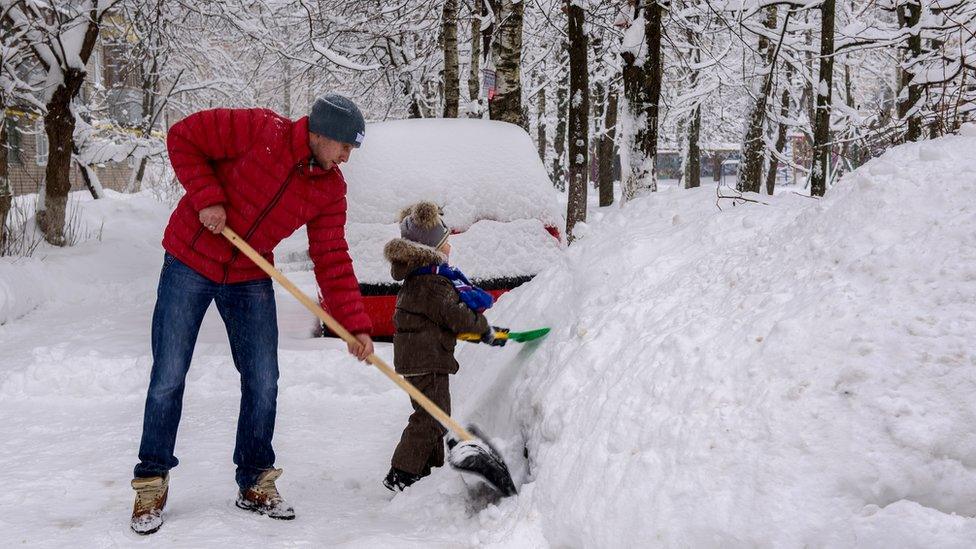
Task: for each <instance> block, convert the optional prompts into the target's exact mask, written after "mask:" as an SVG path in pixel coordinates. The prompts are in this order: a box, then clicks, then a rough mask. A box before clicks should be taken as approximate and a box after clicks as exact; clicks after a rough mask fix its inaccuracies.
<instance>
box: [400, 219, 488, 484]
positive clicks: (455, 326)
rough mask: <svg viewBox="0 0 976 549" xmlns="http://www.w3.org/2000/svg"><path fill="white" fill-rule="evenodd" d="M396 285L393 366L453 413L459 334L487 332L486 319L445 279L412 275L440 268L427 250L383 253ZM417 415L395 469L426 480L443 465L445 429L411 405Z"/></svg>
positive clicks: (403, 245)
mask: <svg viewBox="0 0 976 549" xmlns="http://www.w3.org/2000/svg"><path fill="white" fill-rule="evenodd" d="M383 252H384V255H385V256H386V259H387V260H388V261H389V262H390V263H391V265H392V266H391V269H390V272H391V274H392V276H393V279H394V280H402V281H403V287H402V288H401V289H400V292H399V293H398V294H397V303H396V311H395V312H394V314H393V324H394V326H395V327H396V333H395V334H394V336H393V365H394V368H395V369H396V371H397V373H399V374H400V375H402V376H404V377H405V378H407V381H409V382H410V383H412V384H414V386H416V387H417V389H419V390H420V391H421V392H422V393H424V394H425V395H427V398H429V399H431V400H432V401H433V402H434V403H435V404H437V405H438V406H440V407H441V408H442V409H443V410H444V411H445V412H447V413H451V393H450V387H449V383H448V375H449V374H454V373H457V371H458V363H457V360H455V359H454V346H455V344H456V343H457V334H459V333H462V332H474V333H478V334H483V333H486V332H487V331H488V330H489V329H490V327H489V325H488V321H487V320H486V319H485V317H484V315H482V314H480V313H476V312H474V311H472V310H471V309H470V308H468V306H467V305H465V304H464V303H463V302H462V301H461V298H460V296H459V295H458V293H457V290H455V289H454V285H453V284H452V283H451V281H450V280H448V279H447V278H445V277H443V276H440V275H434V274H420V275H413V276H410V273H411V272H413V271H414V270H415V269H417V268H419V267H424V266H427V265H439V264H441V263H443V262H444V261H445V260H446V258H445V257H444V255H443V254H441V253H440V252H438V251H436V250H434V249H433V248H431V247H429V246H424V245H422V244H418V243H416V242H412V241H410V240H406V239H403V238H395V239H393V240H391V241H390V242H388V243H387V244H386V247H385V248H384V249H383ZM411 403H412V404H413V409H414V412H413V414H411V415H410V419H409V421H408V422H407V427H406V428H405V429H404V430H403V435H402V436H401V437H400V443H399V444H398V445H397V447H396V450H395V451H394V453H393V459H392V465H393V467H395V468H396V469H400V470H401V471H406V472H408V473H411V474H414V475H427V474H429V473H430V468H431V467H440V466H442V465H444V445H443V442H442V438H443V437H444V434H445V433H446V430H445V429H444V427H442V426H441V424H440V423H438V422H437V420H436V419H434V418H433V417H432V416H431V415H430V414H428V413H427V412H426V411H424V409H423V408H421V407H420V406H419V405H418V404H417V403H416V402H413V401H412V400H411Z"/></svg>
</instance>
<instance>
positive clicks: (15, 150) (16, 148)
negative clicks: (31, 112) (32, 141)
mask: <svg viewBox="0 0 976 549" xmlns="http://www.w3.org/2000/svg"><path fill="white" fill-rule="evenodd" d="M17 122H18V118H17V117H15V116H10V117H7V142H6V143H5V145H6V146H7V163H8V164H10V165H12V166H20V165H21V164H23V163H24V160H23V158H21V156H20V155H21V151H23V143H22V141H23V137H22V135H21V133H20V128H19V127H18V126H17Z"/></svg>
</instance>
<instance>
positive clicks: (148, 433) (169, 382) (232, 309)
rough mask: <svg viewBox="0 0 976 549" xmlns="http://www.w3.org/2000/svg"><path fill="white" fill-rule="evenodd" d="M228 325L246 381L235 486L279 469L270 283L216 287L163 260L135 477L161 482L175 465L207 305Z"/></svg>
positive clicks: (236, 450) (274, 332)
mask: <svg viewBox="0 0 976 549" xmlns="http://www.w3.org/2000/svg"><path fill="white" fill-rule="evenodd" d="M212 301H215V302H216V303H217V311H218V312H220V317H221V318H222V319H223V320H224V325H225V326H226V328H227V337H228V338H229V339H230V349H231V354H232V356H233V358H234V366H235V367H236V368H237V371H238V372H239V373H240V376H241V408H240V415H239V416H238V418H237V445H236V447H235V448H234V463H235V464H236V465H237V484H238V485H239V486H240V487H241V489H246V488H248V487H250V486H252V485H253V484H254V483H255V481H256V480H257V477H258V475H260V474H261V472H262V471H264V470H266V469H270V468H271V467H273V466H274V461H275V454H274V450H273V449H272V447H271V438H272V436H273V434H274V424H275V411H276V400H277V397H278V321H277V312H276V311H275V298H274V288H273V287H272V285H271V279H270V278H266V279H261V280H254V281H250V282H242V283H238V284H218V283H216V282H213V281H211V280H209V279H207V278H205V277H203V276H202V275H200V274H199V273H197V272H196V271H194V270H193V269H191V268H189V267H187V266H186V265H184V264H183V263H181V262H180V261H179V260H178V259H176V258H175V257H173V256H171V255H169V254H166V256H165V258H164V260H163V269H162V273H161V274H160V276H159V289H158V291H157V298H156V309H155V311H154V312H153V319H152V353H153V366H152V374H151V375H150V380H149V392H148V394H147V395H146V411H145V415H144V417H143V423H142V442H141V444H140V446H139V464H138V465H136V467H135V472H134V475H135V476H136V477H153V476H163V475H166V474H167V472H168V471H169V470H170V469H172V468H173V467H176V465H177V464H178V463H179V460H177V459H176V456H174V455H173V449H174V447H175V446H176V431H177V428H178V427H179V425H180V415H181V414H182V412H183V388H184V387H185V384H186V373H187V371H188V370H189V369H190V359H191V358H192V356H193V347H194V346H195V345H196V341H197V334H199V332H200V324H201V323H202V322H203V316H204V313H206V312H207V309H208V308H209V307H210V302H212Z"/></svg>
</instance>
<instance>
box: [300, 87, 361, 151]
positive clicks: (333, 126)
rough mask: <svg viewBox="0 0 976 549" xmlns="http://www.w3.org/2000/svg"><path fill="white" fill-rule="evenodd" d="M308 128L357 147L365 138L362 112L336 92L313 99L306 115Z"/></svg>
mask: <svg viewBox="0 0 976 549" xmlns="http://www.w3.org/2000/svg"><path fill="white" fill-rule="evenodd" d="M308 129H309V131H311V132H312V133H317V134H319V135H323V136H325V137H328V138H329V139H332V140H333V141H339V142H342V143H349V144H350V145H352V146H354V147H356V148H357V149H358V148H359V146H360V145H362V144H363V139H365V138H366V121H365V120H364V119H363V113H361V112H359V107H357V106H356V104H355V103H353V102H352V101H351V100H349V99H348V98H346V97H343V96H341V95H339V94H337V93H327V94H325V95H323V96H322V97H319V98H318V99H316V100H315V103H313V104H312V112H311V113H310V114H309V115H308Z"/></svg>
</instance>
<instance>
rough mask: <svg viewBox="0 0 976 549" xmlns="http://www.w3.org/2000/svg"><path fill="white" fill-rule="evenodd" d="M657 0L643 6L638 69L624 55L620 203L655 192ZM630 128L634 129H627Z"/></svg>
mask: <svg viewBox="0 0 976 549" xmlns="http://www.w3.org/2000/svg"><path fill="white" fill-rule="evenodd" d="M658 1H659V0H645V2H644V43H645V47H646V48H647V58H646V59H645V60H644V64H643V66H639V65H637V63H636V60H635V59H634V55H633V54H632V53H631V52H624V53H622V54H621V56H622V57H623V58H624V69H623V78H624V98H625V100H626V108H625V111H626V113H627V119H628V122H627V126H628V131H627V132H626V134H625V135H624V145H625V146H626V148H627V152H628V159H629V161H628V170H627V171H628V173H627V178H626V181H625V182H624V189H623V196H622V200H623V202H627V201H629V200H632V199H634V198H636V197H637V195H639V194H641V193H642V192H644V191H651V192H654V191H657V175H656V173H655V167H654V163H655V160H656V158H655V157H656V155H657V132H658V127H657V123H658V120H657V118H658V102H659V101H660V99H661V76H662V70H661V69H662V67H661V14H662V8H661V5H660V4H659V3H658ZM630 126H633V127H630Z"/></svg>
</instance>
